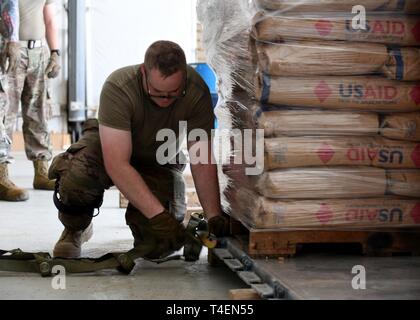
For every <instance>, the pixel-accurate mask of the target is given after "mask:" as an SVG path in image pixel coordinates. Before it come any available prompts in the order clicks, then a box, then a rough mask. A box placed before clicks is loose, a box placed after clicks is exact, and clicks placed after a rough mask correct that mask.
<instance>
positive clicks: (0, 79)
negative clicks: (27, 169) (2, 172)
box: [0, 35, 10, 164]
mask: <svg viewBox="0 0 420 320" xmlns="http://www.w3.org/2000/svg"><path fill="white" fill-rule="evenodd" d="M3 49H4V44H3V39H2V37H1V35H0V54H1V53H2V51H3ZM8 106H9V99H8V97H7V78H6V75H5V74H3V73H2V72H1V70H0V164H2V163H5V162H7V157H8V153H9V148H10V139H9V137H8V136H7V135H6V128H5V125H4V118H5V116H6V112H7V109H8Z"/></svg>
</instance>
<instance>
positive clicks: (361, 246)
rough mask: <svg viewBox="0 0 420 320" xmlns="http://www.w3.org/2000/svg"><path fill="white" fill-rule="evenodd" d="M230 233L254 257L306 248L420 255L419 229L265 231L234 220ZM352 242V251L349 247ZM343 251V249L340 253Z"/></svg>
mask: <svg viewBox="0 0 420 320" xmlns="http://www.w3.org/2000/svg"><path fill="white" fill-rule="evenodd" d="M231 233H232V235H233V236H234V237H235V238H237V239H238V240H239V241H240V243H241V244H242V247H243V249H244V250H245V251H246V252H247V253H248V254H249V255H250V256H251V257H253V258H260V257H293V256H296V255H297V254H300V253H305V249H306V252H307V251H311V250H312V251H313V250H314V249H316V252H319V251H320V252H322V250H328V251H330V250H331V249H333V250H334V252H338V253H345V252H347V251H351V252H352V253H355V252H354V251H355V250H354V249H355V248H357V249H358V250H357V251H358V252H359V253H360V254H363V255H366V256H392V255H414V256H419V255H420V230H419V229H416V230H410V231H386V232H376V231H330V230H325V231H324V230H309V231H264V230H255V229H249V228H246V227H244V226H243V225H242V224H241V223H240V222H237V221H235V220H233V219H232V221H231ZM349 245H352V250H349V249H350V247H349ZM340 251H341V252H340Z"/></svg>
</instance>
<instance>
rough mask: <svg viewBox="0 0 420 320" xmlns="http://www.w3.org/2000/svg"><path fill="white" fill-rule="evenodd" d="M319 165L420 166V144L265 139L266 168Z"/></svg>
mask: <svg viewBox="0 0 420 320" xmlns="http://www.w3.org/2000/svg"><path fill="white" fill-rule="evenodd" d="M319 166H373V167H378V168H397V169H400V168H406V169H416V168H420V144H418V143H413V142H405V141H396V140H389V139H384V138H380V137H293V138H292V137H282V138H273V139H265V170H267V171H269V170H275V169H283V168H298V167H319Z"/></svg>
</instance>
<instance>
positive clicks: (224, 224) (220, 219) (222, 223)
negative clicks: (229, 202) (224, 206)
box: [208, 214, 229, 238]
mask: <svg viewBox="0 0 420 320" xmlns="http://www.w3.org/2000/svg"><path fill="white" fill-rule="evenodd" d="M208 224H209V232H210V233H212V234H214V235H215V236H216V237H218V238H220V237H224V236H227V235H228V234H229V220H228V219H227V218H226V217H225V216H224V215H223V214H222V215H218V216H215V217H212V218H210V220H209V221H208Z"/></svg>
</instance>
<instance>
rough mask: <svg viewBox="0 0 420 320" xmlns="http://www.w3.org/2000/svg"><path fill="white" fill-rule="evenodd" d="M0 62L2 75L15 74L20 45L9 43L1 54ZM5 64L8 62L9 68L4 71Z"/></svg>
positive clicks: (14, 42)
mask: <svg viewBox="0 0 420 320" xmlns="http://www.w3.org/2000/svg"><path fill="white" fill-rule="evenodd" d="M0 60H1V61H0V67H1V71H2V72H3V73H9V72H15V71H16V68H17V66H18V65H19V61H20V43H19V42H16V41H9V42H8V43H7V45H6V48H5V50H4V51H3V52H2V54H1V57H0ZM7 62H9V66H8V67H7V70H6V64H7Z"/></svg>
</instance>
